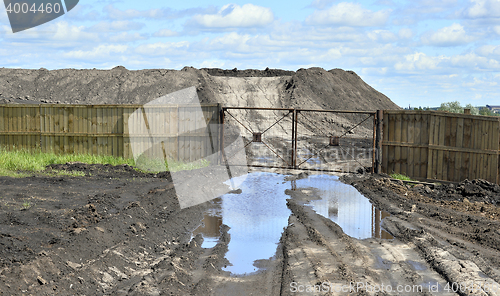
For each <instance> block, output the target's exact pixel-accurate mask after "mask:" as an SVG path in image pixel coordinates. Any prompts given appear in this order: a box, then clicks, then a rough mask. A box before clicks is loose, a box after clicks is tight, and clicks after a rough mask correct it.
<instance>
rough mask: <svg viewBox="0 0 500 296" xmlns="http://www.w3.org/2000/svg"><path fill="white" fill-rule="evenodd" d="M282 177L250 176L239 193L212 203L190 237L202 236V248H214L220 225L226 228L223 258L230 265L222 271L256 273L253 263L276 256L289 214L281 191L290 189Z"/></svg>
mask: <svg viewBox="0 0 500 296" xmlns="http://www.w3.org/2000/svg"><path fill="white" fill-rule="evenodd" d="M284 177H285V176H283V175H279V174H271V173H251V174H249V175H248V176H247V179H246V180H245V181H244V182H243V183H242V184H241V186H240V188H241V189H242V193H240V194H226V195H224V196H222V198H220V199H219V202H217V200H214V201H212V202H213V204H214V208H213V209H212V210H210V212H208V213H206V215H205V217H204V220H203V224H202V225H201V226H200V227H199V228H198V229H196V230H195V232H194V233H193V235H196V234H198V233H202V235H203V237H204V238H205V241H204V243H203V245H202V247H204V248H211V247H213V246H215V245H216V243H217V240H218V238H219V236H220V232H219V227H220V225H222V223H224V224H226V225H227V226H229V227H230V229H229V234H230V235H231V239H230V241H229V245H228V252H227V253H226V259H228V260H229V262H231V264H232V266H228V267H227V268H224V270H226V271H229V272H231V273H233V274H244V273H251V272H254V271H257V269H258V268H257V267H256V266H255V265H254V261H256V260H259V259H269V258H271V257H273V256H274V254H275V253H276V247H277V244H278V242H279V240H280V237H281V234H282V232H283V228H284V227H286V226H287V225H288V217H289V216H290V214H291V212H290V210H289V209H288V207H287V206H286V199H287V198H288V197H289V196H288V195H285V190H286V189H288V188H289V187H290V184H288V182H284Z"/></svg>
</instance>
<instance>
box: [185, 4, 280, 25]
mask: <svg viewBox="0 0 500 296" xmlns="http://www.w3.org/2000/svg"><path fill="white" fill-rule="evenodd" d="M192 21H193V22H195V23H197V24H198V25H201V26H203V27H207V28H238V27H263V26H266V25H269V24H270V23H272V22H273V21H274V14H273V12H272V11H271V9H269V8H266V7H262V6H257V5H253V4H245V5H243V6H239V5H237V4H228V5H225V6H223V7H222V8H221V10H219V12H218V13H216V14H203V15H202V14H199V15H195V16H194V17H193V18H192Z"/></svg>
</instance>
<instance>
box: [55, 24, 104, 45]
mask: <svg viewBox="0 0 500 296" xmlns="http://www.w3.org/2000/svg"><path fill="white" fill-rule="evenodd" d="M55 27H56V32H55V34H54V37H53V38H54V39H56V40H63V41H80V42H81V41H98V40H99V36H98V34H96V33H88V32H85V31H84V30H85V28H84V27H83V26H80V27H77V26H71V25H69V24H68V23H67V22H63V21H62V22H58V23H56V24H55Z"/></svg>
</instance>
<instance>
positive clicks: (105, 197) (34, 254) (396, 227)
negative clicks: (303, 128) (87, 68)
mask: <svg viewBox="0 0 500 296" xmlns="http://www.w3.org/2000/svg"><path fill="white" fill-rule="evenodd" d="M54 169H65V170H81V171H84V172H86V173H87V174H88V176H86V177H50V178H49V177H39V176H38V177H37V176H34V177H29V178H21V179H12V178H7V177H2V178H0V188H1V191H2V193H1V195H0V294H2V295H297V294H299V295H448V294H459V295H469V293H468V292H467V293H466V292H458V293H453V292H452V291H448V292H447V291H446V287H447V285H448V286H449V284H450V283H454V282H455V283H465V282H467V281H470V280H474V281H475V283H476V284H482V285H483V289H482V290H478V289H476V291H474V292H475V293H473V295H498V293H499V292H500V290H495V289H494V287H496V286H495V285H497V283H499V282H500V272H499V269H498V267H499V266H500V264H499V263H500V262H499V261H500V256H499V255H500V254H499V246H500V244H499V240H500V232H499V231H498V229H499V228H498V226H499V223H500V222H499V221H498V220H499V217H500V216H499V214H500V211H499V208H498V206H497V205H496V202H499V201H500V189H499V188H498V186H496V187H495V186H493V185H491V184H486V183H478V182H476V183H472V182H471V183H470V184H469V183H467V184H465V183H464V184H462V185H463V188H462V187H460V186H458V187H453V188H450V187H446V188H444V187H443V188H436V189H432V188H420V187H417V188H415V189H414V188H409V187H407V186H406V185H402V184H398V183H396V182H391V181H390V180H389V179H386V178H383V177H381V176H373V177H372V176H370V175H346V176H344V177H343V181H344V182H345V183H347V184H352V185H353V186H355V187H356V188H357V189H358V190H359V191H360V192H362V193H363V194H365V195H366V196H367V197H368V198H369V199H370V200H371V202H372V203H373V204H374V205H375V206H376V207H377V208H378V209H380V210H384V211H386V212H388V213H389V214H390V217H387V218H385V219H384V220H383V224H382V226H383V227H384V228H385V229H386V230H387V231H388V232H390V233H391V234H392V235H393V236H394V238H393V239H389V240H388V239H382V238H376V237H375V238H368V239H362V240H358V239H355V238H352V237H350V236H348V235H347V234H345V233H344V231H343V230H342V228H341V227H339V225H338V224H336V223H334V222H333V221H332V220H330V219H328V218H325V217H323V216H321V215H319V214H317V213H316V212H314V210H313V208H312V207H311V206H308V205H306V204H307V203H309V202H310V201H311V200H315V199H317V198H318V197H317V196H316V195H317V192H316V191H315V190H311V188H307V186H301V187H299V188H294V189H295V190H291V189H292V188H290V189H288V190H287V191H286V194H287V195H288V196H289V199H288V201H287V207H288V209H289V210H290V213H291V214H290V216H289V218H288V225H287V226H286V228H285V229H284V231H283V234H282V236H281V240H280V244H278V245H277V248H276V255H275V256H274V257H272V258H269V259H265V258H263V259H265V260H259V262H258V266H259V268H260V269H259V271H258V272H256V273H252V274H247V275H238V276H232V275H231V274H230V273H229V272H227V271H225V270H224V269H225V267H227V266H228V265H229V264H230V262H229V261H228V260H227V259H226V258H225V256H226V253H227V251H228V245H229V243H230V242H231V235H230V229H229V227H228V226H226V225H225V224H222V226H221V227H220V233H221V234H220V238H219V239H218V241H217V243H216V244H215V246H213V247H211V248H204V247H202V242H203V237H202V236H201V235H196V236H195V237H194V238H192V235H191V234H192V232H193V230H194V229H196V228H197V227H198V226H199V225H200V224H201V221H202V219H203V213H204V212H205V211H206V210H207V208H208V207H209V205H208V204H202V205H198V206H195V207H191V208H187V209H183V210H180V207H179V204H178V201H177V198H176V194H175V189H174V187H173V185H172V182H171V179H170V176H169V174H168V173H163V174H157V175H153V174H143V173H138V172H136V171H134V170H133V169H132V168H130V167H127V166H119V167H111V166H100V165H84V164H68V165H60V166H55V168H54ZM202 170H206V171H205V173H206V174H210V172H211V171H210V170H213V168H210V169H202ZM184 174H186V177H187V176H189V174H191V173H190V172H184ZM288 178H289V179H290V180H292V179H300V178H307V175H305V174H302V175H299V176H289V177H288ZM186 179H187V178H186ZM473 185H474V186H473ZM452 189H453V190H452ZM464 195H467V196H468V198H466V197H464ZM308 285H309V286H308ZM315 285H316V286H315ZM382 285H383V286H382ZM389 286H390V287H391V290H392V291H389V290H388V289H389V288H388V287H389ZM399 286H401V287H399ZM308 287H309V288H310V289H322V290H320V291H319V292H318V290H315V293H313V292H311V293H306V290H307V288H308ZM382 287H383V291H382V290H381V289H382ZM398 287H399V288H400V289H406V290H405V291H403V292H398V290H397V289H398ZM484 287H492V288H491V289H488V288H486V289H485V288H484ZM326 288H328V289H329V290H328V291H326ZM342 289H344V290H342ZM377 289H378V290H377ZM411 289H413V290H411ZM415 289H416V290H415ZM436 289H437V290H438V292H435V291H436ZM332 290H333V292H332ZM301 291H304V292H303V293H301Z"/></svg>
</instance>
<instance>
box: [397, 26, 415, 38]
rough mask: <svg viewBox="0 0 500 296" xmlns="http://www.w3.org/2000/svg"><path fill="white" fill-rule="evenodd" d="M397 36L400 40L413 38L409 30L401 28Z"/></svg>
mask: <svg viewBox="0 0 500 296" xmlns="http://www.w3.org/2000/svg"><path fill="white" fill-rule="evenodd" d="M398 36H399V38H401V39H410V38H412V37H413V31H412V30H411V29H409V28H402V29H400V30H399V32H398Z"/></svg>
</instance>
